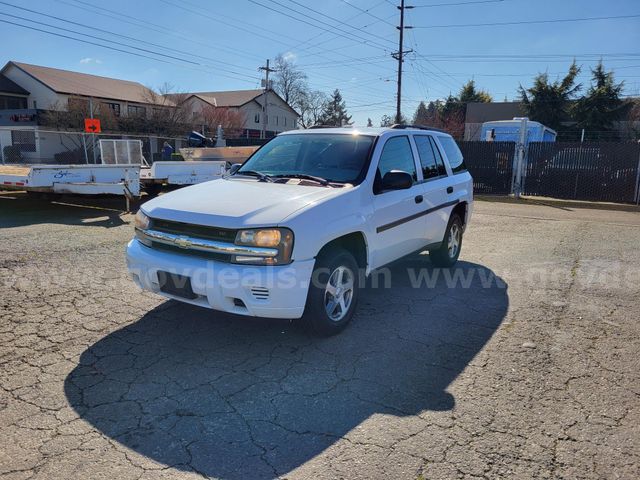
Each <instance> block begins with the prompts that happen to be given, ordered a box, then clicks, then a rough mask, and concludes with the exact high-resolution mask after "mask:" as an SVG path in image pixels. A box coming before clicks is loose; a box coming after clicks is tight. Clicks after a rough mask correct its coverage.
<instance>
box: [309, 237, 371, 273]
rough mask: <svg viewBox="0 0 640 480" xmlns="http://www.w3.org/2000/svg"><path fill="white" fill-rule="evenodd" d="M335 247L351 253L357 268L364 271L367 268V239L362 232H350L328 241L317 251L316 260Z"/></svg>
mask: <svg viewBox="0 0 640 480" xmlns="http://www.w3.org/2000/svg"><path fill="white" fill-rule="evenodd" d="M336 247H337V248H343V249H345V250H347V251H349V252H351V253H352V254H353V256H354V257H355V259H356V263H357V264H358V267H360V268H362V269H365V270H366V269H367V266H368V265H369V264H370V262H369V245H368V243H367V237H366V235H365V234H364V232H361V231H357V232H351V233H347V234H345V235H341V236H340V237H336V238H334V239H332V240H330V241H329V242H327V243H325V244H324V246H323V247H322V248H321V249H320V250H319V251H318V254H317V255H316V258H317V257H318V256H319V255H321V254H322V253H323V252H326V251H327V250H329V249H331V248H336Z"/></svg>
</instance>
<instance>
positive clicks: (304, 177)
mask: <svg viewBox="0 0 640 480" xmlns="http://www.w3.org/2000/svg"><path fill="white" fill-rule="evenodd" d="M273 177H274V178H300V179H302V180H312V181H314V182H318V183H320V184H321V185H323V186H325V187H326V186H327V185H329V180H327V179H326V178H322V177H316V176H315V175H307V174H306V173H291V174H282V175H274V176H273Z"/></svg>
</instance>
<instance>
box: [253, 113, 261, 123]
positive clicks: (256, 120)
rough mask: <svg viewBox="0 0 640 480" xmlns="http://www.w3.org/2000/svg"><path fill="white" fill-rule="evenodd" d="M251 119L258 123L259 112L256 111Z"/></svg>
mask: <svg viewBox="0 0 640 480" xmlns="http://www.w3.org/2000/svg"><path fill="white" fill-rule="evenodd" d="M253 121H254V122H256V123H260V114H259V113H256V114H255V115H254V117H253Z"/></svg>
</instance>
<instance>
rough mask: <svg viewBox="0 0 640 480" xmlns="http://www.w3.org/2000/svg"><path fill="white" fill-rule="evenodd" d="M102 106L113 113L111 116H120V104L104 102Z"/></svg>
mask: <svg viewBox="0 0 640 480" xmlns="http://www.w3.org/2000/svg"><path fill="white" fill-rule="evenodd" d="M103 105H104V106H105V107H107V108H108V109H109V110H111V112H112V113H113V115H114V116H115V117H119V116H120V104H119V103H111V102H105V103H103Z"/></svg>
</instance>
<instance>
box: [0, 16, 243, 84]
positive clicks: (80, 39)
mask: <svg viewBox="0 0 640 480" xmlns="http://www.w3.org/2000/svg"><path fill="white" fill-rule="evenodd" d="M5 15H6V14H5ZM27 21H32V20H27ZM0 22H2V23H6V24H9V25H14V26H17V27H21V28H25V29H27V30H33V31H36V32H41V33H46V34H48V35H52V36H55V37H60V38H65V39H68V40H73V41H75V42H79V43H83V44H89V45H95V46H97V47H101V48H106V49H108V50H113V51H116V52H120V53H126V54H129V55H134V56H136V57H141V58H147V59H150V60H155V61H157V62H162V63H167V64H170V65H176V66H181V67H187V68H191V69H193V70H198V71H202V72H206V73H209V74H211V73H213V72H211V71H210V70H203V69H198V68H194V67H193V66H192V65H184V64H178V63H176V62H171V61H168V60H164V59H162V58H157V57H152V56H150V55H145V54H143V53H138V52H135V51H133V52H132V51H129V50H124V49H122V48H117V47H113V46H111V45H104V44H101V43H97V42H93V41H91V40H86V39H84V38H75V37H72V36H69V35H65V34H62V33H57V32H51V31H48V30H44V29H41V28H37V27H33V26H31V25H23V24H21V23H17V22H12V21H10V20H2V19H0ZM32 22H33V21H32ZM55 28H59V27H55ZM63 30H64V29H63ZM77 34H78V35H84V34H82V33H77ZM108 41H109V42H110V43H113V44H116V45H118V42H114V41H112V40H108ZM124 46H125V47H127V48H133V49H135V50H140V49H137V48H136V47H129V46H126V45H124ZM189 63H192V64H193V65H196V66H197V65H199V64H197V63H195V62H189ZM221 76H227V75H221ZM229 78H233V79H234V80H240V81H243V82H247V83H253V80H251V81H249V80H247V79H246V78H235V77H229Z"/></svg>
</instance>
